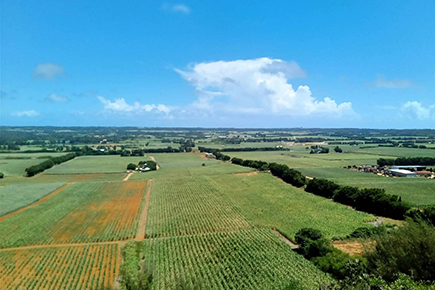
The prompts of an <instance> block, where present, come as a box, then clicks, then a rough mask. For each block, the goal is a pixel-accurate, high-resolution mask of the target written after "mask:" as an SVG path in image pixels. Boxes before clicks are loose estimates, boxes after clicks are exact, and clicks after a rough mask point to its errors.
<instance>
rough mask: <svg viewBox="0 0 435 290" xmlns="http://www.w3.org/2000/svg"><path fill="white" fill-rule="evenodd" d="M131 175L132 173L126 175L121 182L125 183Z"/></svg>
mask: <svg viewBox="0 0 435 290" xmlns="http://www.w3.org/2000/svg"><path fill="white" fill-rule="evenodd" d="M132 174H133V172H130V173H129V174H127V176H126V177H125V178H124V179H123V180H122V181H127V180H128V179H129V178H130V176H131V175H132Z"/></svg>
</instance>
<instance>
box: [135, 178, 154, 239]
mask: <svg viewBox="0 0 435 290" xmlns="http://www.w3.org/2000/svg"><path fill="white" fill-rule="evenodd" d="M152 185H153V180H152V179H150V181H149V182H148V190H147V195H146V197H145V205H144V207H143V209H142V213H141V215H140V220H139V227H138V229H137V234H136V238H135V239H134V240H135V241H143V240H145V229H146V225H147V218H148V207H149V205H150V198H151V187H152Z"/></svg>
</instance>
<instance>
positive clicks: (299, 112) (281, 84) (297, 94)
mask: <svg viewBox="0 0 435 290" xmlns="http://www.w3.org/2000/svg"><path fill="white" fill-rule="evenodd" d="M176 71H177V72H178V73H179V74H180V75H181V76H182V77H183V78H184V79H186V80H187V81H188V82H189V83H190V84H192V86H194V87H195V91H196V93H197V95H198V99H197V100H196V101H195V102H194V103H193V104H192V105H191V107H192V108H196V109H197V110H202V111H210V112H212V113H213V112H217V111H225V112H230V113H237V112H238V113H245V114H266V115H277V116H314V117H322V116H323V117H324V116H328V117H332V118H337V117H338V118H339V117H342V116H355V115H356V114H355V112H354V111H353V109H352V104H351V103H350V102H343V103H340V104H337V102H336V101H335V100H333V99H331V98H328V97H327V98H324V99H323V100H317V99H316V98H314V97H313V96H312V93H311V90H310V88H309V87H308V86H299V87H298V88H297V89H294V88H293V86H292V85H291V83H290V80H291V79H294V78H300V77H305V76H306V72H305V71H304V70H303V69H302V68H301V67H300V66H299V65H298V64H297V63H296V62H286V61H283V60H281V59H270V58H258V59H249V60H235V61H217V62H208V63H205V62H204V63H199V64H194V65H193V66H191V69H189V70H187V71H183V70H179V69H176Z"/></svg>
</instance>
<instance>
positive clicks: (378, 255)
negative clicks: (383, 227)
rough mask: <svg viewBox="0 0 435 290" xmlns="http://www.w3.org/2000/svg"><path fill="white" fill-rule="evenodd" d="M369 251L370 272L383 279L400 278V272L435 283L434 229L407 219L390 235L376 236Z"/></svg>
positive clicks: (367, 254)
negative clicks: (434, 281)
mask: <svg viewBox="0 0 435 290" xmlns="http://www.w3.org/2000/svg"><path fill="white" fill-rule="evenodd" d="M372 245H374V246H373V248H372V249H369V250H368V251H367V252H366V255H365V257H366V258H367V261H368V264H369V267H370V269H371V270H372V271H373V273H374V274H376V275H379V276H381V277H382V278H383V279H386V280H388V281H392V280H394V279H397V276H398V273H403V274H406V275H410V276H412V277H413V278H414V279H416V280H432V281H433V280H435V271H434V267H435V228H434V227H432V226H431V225H428V224H427V223H425V222H414V221H412V220H408V221H407V222H406V224H405V225H404V226H403V227H399V228H397V229H396V230H394V231H390V232H389V233H387V234H383V235H377V236H374V243H373V244H372Z"/></svg>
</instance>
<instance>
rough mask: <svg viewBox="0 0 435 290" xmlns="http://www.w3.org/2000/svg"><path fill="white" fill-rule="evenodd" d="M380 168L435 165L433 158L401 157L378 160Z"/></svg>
mask: <svg viewBox="0 0 435 290" xmlns="http://www.w3.org/2000/svg"><path fill="white" fill-rule="evenodd" d="M377 163H378V165H379V166H386V165H388V166H392V165H435V158H433V157H399V158H396V159H386V158H379V159H378V160H377Z"/></svg>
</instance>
